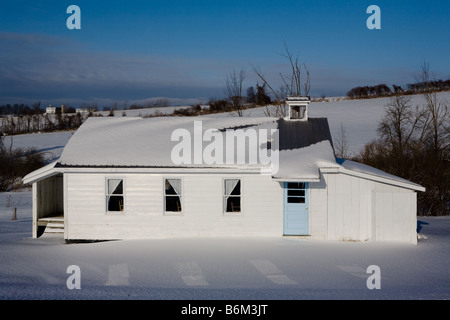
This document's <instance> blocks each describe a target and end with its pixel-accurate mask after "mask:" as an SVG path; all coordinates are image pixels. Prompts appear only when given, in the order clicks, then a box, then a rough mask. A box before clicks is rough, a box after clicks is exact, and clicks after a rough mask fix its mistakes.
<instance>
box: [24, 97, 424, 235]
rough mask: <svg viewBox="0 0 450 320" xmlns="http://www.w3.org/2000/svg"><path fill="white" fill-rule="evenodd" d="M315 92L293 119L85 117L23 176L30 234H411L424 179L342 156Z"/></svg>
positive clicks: (293, 107)
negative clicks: (311, 109) (29, 197)
mask: <svg viewBox="0 0 450 320" xmlns="http://www.w3.org/2000/svg"><path fill="white" fill-rule="evenodd" d="M309 102H310V101H309V99H308V98H306V97H291V98H288V101H287V103H288V106H289V116H288V117H286V118H281V119H279V118H268V117H261V118H256V117H242V118H236V117H229V118H225V117H212V116H204V117H195V118H191V117H157V118H146V119H144V118H130V117H124V118H109V117H108V118H96V117H94V118H89V119H88V120H87V121H86V122H85V123H84V124H83V125H82V126H81V127H80V128H79V129H78V131H77V132H76V133H75V134H74V135H73V136H72V138H71V139H70V140H69V142H68V143H67V145H66V147H65V149H64V151H63V153H62V155H61V157H60V158H59V159H58V160H57V161H56V162H54V163H51V164H49V165H47V166H46V167H43V168H41V169H39V170H37V171H34V172H32V173H30V174H29V175H27V176H26V177H25V178H24V179H23V181H24V183H27V184H32V190H33V237H38V236H40V235H41V234H42V232H43V231H44V230H45V232H50V231H52V230H53V231H54V230H59V231H60V232H64V238H65V239H66V240H68V241H83V240H112V239H153V238H169V237H282V236H307V237H312V238H320V239H327V240H349V241H350V240H352V241H369V240H370V241H403V242H410V243H416V241H417V234H416V224H417V220H416V192H418V191H424V188H423V187H422V186H420V185H417V184H414V183H412V182H410V181H407V180H404V179H401V178H399V177H396V176H392V175H390V174H387V173H385V172H382V171H380V170H377V169H374V168H372V167H368V166H366V165H362V164H359V163H356V162H353V161H348V160H341V159H336V157H335V154H334V150H333V143H332V138H331V134H330V130H329V127H328V121H327V119H326V118H309V117H308V106H309Z"/></svg>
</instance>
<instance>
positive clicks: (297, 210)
mask: <svg viewBox="0 0 450 320" xmlns="http://www.w3.org/2000/svg"><path fill="white" fill-rule="evenodd" d="M284 235H286V236H304V235H309V216H308V183H307V182H285V183H284Z"/></svg>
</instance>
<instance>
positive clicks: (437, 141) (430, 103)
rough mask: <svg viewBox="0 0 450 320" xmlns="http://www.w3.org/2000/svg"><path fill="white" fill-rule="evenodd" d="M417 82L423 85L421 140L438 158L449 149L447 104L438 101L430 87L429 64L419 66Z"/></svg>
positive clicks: (449, 117)
mask: <svg viewBox="0 0 450 320" xmlns="http://www.w3.org/2000/svg"><path fill="white" fill-rule="evenodd" d="M418 81H419V82H420V83H422V84H424V86H425V88H424V91H423V93H422V96H423V98H424V99H425V109H426V113H427V117H426V120H425V121H424V123H423V128H424V131H423V137H422V139H423V140H424V141H426V142H428V143H430V144H431V145H432V148H433V150H434V152H435V154H436V156H438V157H440V156H441V155H442V153H443V152H444V150H446V149H448V148H449V147H450V125H449V123H450V115H449V107H448V102H446V101H442V100H439V99H438V96H437V93H436V92H435V91H434V90H433V87H432V85H431V83H432V80H431V76H430V67H429V64H428V63H426V62H424V64H423V65H422V66H421V69H420V74H419V79H418Z"/></svg>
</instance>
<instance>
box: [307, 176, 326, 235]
mask: <svg viewBox="0 0 450 320" xmlns="http://www.w3.org/2000/svg"><path fill="white" fill-rule="evenodd" d="M326 199H327V185H326V183H325V180H324V178H323V176H321V179H320V182H311V183H310V184H309V231H310V235H311V237H314V238H321V239H325V238H326V236H327V226H328V223H327V217H328V203H327V201H326Z"/></svg>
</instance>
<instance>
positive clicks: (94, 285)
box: [0, 92, 450, 299]
mask: <svg viewBox="0 0 450 320" xmlns="http://www.w3.org/2000/svg"><path fill="white" fill-rule="evenodd" d="M439 96H440V97H441V98H443V99H447V101H450V93H448V92H447V93H442V94H439ZM388 101H389V99H372V100H355V101H332V102H328V103H313V104H311V106H310V116H311V117H327V118H328V119H329V123H330V127H331V131H332V134H333V136H336V135H337V133H338V132H339V127H340V124H341V123H342V124H343V126H344V128H345V130H346V134H347V137H348V140H349V142H350V148H351V149H352V150H351V151H353V152H357V151H358V150H359V149H360V148H361V147H362V146H363V145H364V144H365V143H367V142H369V141H371V140H372V139H374V138H375V137H376V128H377V125H378V121H379V119H380V118H381V117H382V116H383V113H384V107H385V106H386V104H387V103H388ZM412 101H413V105H415V104H423V103H424V102H423V100H422V98H421V97H420V96H415V97H413V98H412ZM264 110H265V109H264V108H258V109H252V110H249V111H248V114H246V116H262V115H264ZM153 111H154V110H153ZM117 113H119V112H117ZM143 114H145V113H143ZM127 116H130V115H128V114H127ZM217 116H218V117H229V116H232V115H230V114H222V115H217ZM72 134H73V132H54V133H42V134H32V135H20V136H14V138H13V145H14V147H21V148H27V147H29V146H34V147H36V148H37V149H38V150H41V151H42V152H46V154H47V156H48V159H49V160H51V159H55V158H57V157H59V156H60V154H61V152H62V149H63V147H64V146H65V144H66V143H67V141H68V140H69V138H70V137H71V136H72ZM8 141H9V138H6V141H5V142H6V143H8ZM14 208H17V220H12V219H11V218H12V215H13V209H14ZM418 226H419V229H420V233H421V235H423V237H422V238H421V239H420V240H419V242H418V245H417V246H414V245H410V244H398V243H370V242H330V241H320V240H311V239H310V240H305V239H296V238H273V239H263V238H256V239H238V238H233V239H221V238H218V239H208V240H206V239H171V240H145V241H111V242H99V243H89V244H65V242H64V240H63V239H62V236H60V235H44V236H43V237H41V238H39V239H32V238H31V230H32V220H31V192H30V191H23V192H13V193H0V299H450V271H449V268H448V266H449V264H450V259H449V258H450V252H449V250H448V243H449V240H450V217H437V218H431V217H429V218H419V221H418ZM71 265H77V266H79V267H80V271H81V289H80V290H77V289H74V290H69V289H68V288H67V286H66V281H67V279H68V277H69V276H70V274H68V273H67V268H68V267H69V266H71ZM371 265H377V266H379V267H380V272H381V289H379V290H378V289H373V290H369V289H368V288H367V285H366V281H367V279H368V278H369V276H370V274H368V273H366V271H367V268H368V267H369V266H371Z"/></svg>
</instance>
